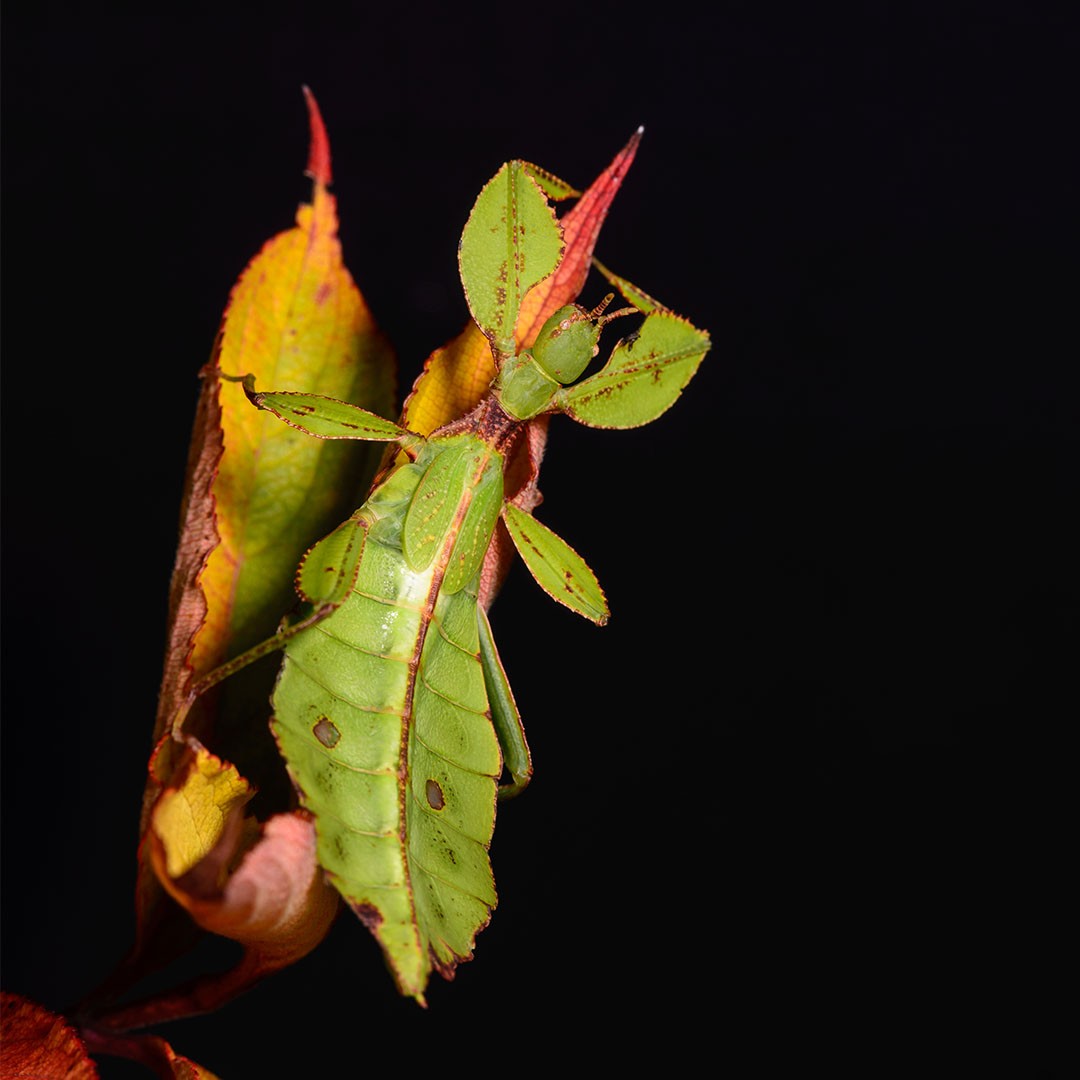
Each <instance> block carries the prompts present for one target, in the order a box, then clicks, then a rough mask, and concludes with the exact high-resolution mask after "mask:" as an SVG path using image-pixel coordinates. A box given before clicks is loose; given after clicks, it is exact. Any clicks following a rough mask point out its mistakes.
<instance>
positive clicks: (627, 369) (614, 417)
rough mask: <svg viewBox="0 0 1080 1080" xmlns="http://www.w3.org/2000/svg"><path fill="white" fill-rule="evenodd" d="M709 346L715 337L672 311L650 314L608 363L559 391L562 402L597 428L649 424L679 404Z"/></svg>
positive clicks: (572, 414)
mask: <svg viewBox="0 0 1080 1080" xmlns="http://www.w3.org/2000/svg"><path fill="white" fill-rule="evenodd" d="M708 350H709V337H708V335H707V334H706V333H704V332H703V331H701V330H698V329H696V328H695V327H694V326H692V325H691V324H690V323H689V322H687V321H686V320H685V319H683V318H681V317H680V316H678V315H675V314H674V313H672V312H670V311H655V312H653V313H652V314H650V315H649V316H648V317H647V318H646V319H645V322H644V324H643V325H642V327H641V331H640V332H639V333H638V334H637V335H635V336H633V337H630V338H626V339H624V340H623V341H621V342H619V344H618V345H617V346H616V347H615V350H614V352H613V353H612V354H611V358H610V359H609V360H608V362H607V364H605V365H604V367H603V368H602V369H601V370H600V371H599V372H597V373H596V374H595V375H591V376H590V377H589V378H587V379H583V380H582V381H581V382H579V383H576V384H575V385H573V386H570V387H567V388H566V389H565V390H564V391H562V393H560V394H559V395H558V398H557V403H558V407H559V408H560V409H561V410H562V411H563V412H565V413H566V414H567V415H568V416H570V417H571V418H572V419H574V420H577V421H578V423H581V424H585V425H586V426H588V427H597V428H634V427H640V426H642V425H643V424H648V423H650V422H651V421H653V420H655V419H656V418H657V417H658V416H660V415H661V414H662V413H665V412H667V410H668V409H670V408H671V406H672V405H674V404H675V402H676V400H677V399H678V397H679V395H680V394H681V393H682V391H683V388H684V387H685V386H686V384H687V383H688V382H689V381H690V380H691V379H692V378H693V377H694V374H695V373H696V372H697V369H698V366H699V365H700V363H701V361H702V360H703V359H704V357H705V354H706V352H708Z"/></svg>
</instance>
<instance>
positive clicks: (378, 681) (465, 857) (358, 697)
mask: <svg viewBox="0 0 1080 1080" xmlns="http://www.w3.org/2000/svg"><path fill="white" fill-rule="evenodd" d="M392 524H393V523H392V522H389V521H387V520H386V519H384V520H383V521H382V522H380V525H381V526H392ZM395 532H396V530H395V529H394V528H393V527H385V528H378V527H377V528H375V529H373V530H372V531H371V533H370V534H369V536H368V540H367V543H366V545H365V548H364V553H363V558H362V560H361V563H360V568H359V573H358V576H357V581H356V584H355V586H354V589H353V591H352V593H351V594H350V595H349V596H348V598H347V599H346V600H345V601H344V603H343V604H342V605H341V606H340V607H339V608H338V609H337V610H336V611H335V612H334V613H333V614H332V615H330V616H328V617H327V618H326V619H324V620H322V621H321V622H319V623H317V624H315V625H314V626H312V627H311V628H309V629H307V630H305V631H303V632H301V633H300V634H298V635H297V636H296V637H295V638H293V639H292V641H290V642H289V644H288V646H287V648H286V655H285V661H284V663H283V665H282V671H281V675H280V677H279V680H278V685H277V688H276V690H275V693H274V711H275V720H274V731H275V734H276V735H277V738H278V741H279V744H280V746H281V750H282V753H283V754H284V756H285V759H286V761H287V762H288V765H289V770H290V774H291V775H292V777H293V780H294V782H295V784H296V785H297V788H298V790H299V791H300V793H301V796H302V800H303V802H304V805H305V806H306V807H307V808H308V809H310V810H311V811H312V812H313V813H314V814H315V817H316V824H317V829H318V837H319V861H320V863H321V864H322V866H323V867H324V868H325V870H326V871H327V873H328V874H329V876H330V878H331V880H332V881H333V882H334V884H335V886H336V887H337V888H338V889H339V891H340V892H341V893H342V895H343V896H344V898H345V900H346V901H347V902H348V903H349V904H350V905H351V906H352V907H353V908H354V910H356V911H357V913H358V914H359V915H360V916H361V917H362V918H363V919H364V921H365V922H366V923H367V924H368V925H369V926H370V927H371V929H372V930H373V932H374V933H375V935H376V937H377V938H378V939H379V941H380V943H381V944H382V946H383V948H384V950H385V951H386V953H387V958H388V960H389V961H390V964H391V967H392V969H393V970H394V973H395V976H396V977H397V979H398V982H399V985H400V986H401V988H402V990H403V991H404V992H406V993H411V994H414V995H416V996H420V995H421V993H422V990H423V987H424V984H425V983H426V980H427V974H428V971H429V970H430V967H431V963H432V960H433V961H434V963H435V964H436V965H437V966H438V967H439V968H440V969H441V970H443V971H444V972H448V971H449V970H451V969H452V968H453V966H454V964H455V963H456V961H457V960H458V959H460V958H463V957H467V956H469V955H470V954H471V951H472V942H473V938H474V937H475V934H476V932H477V931H478V930H479V929H481V928H482V927H483V926H484V925H485V924H486V922H487V920H488V917H489V913H490V909H491V907H492V906H494V904H495V890H494V884H493V878H492V873H491V867H490V863H489V861H488V856H487V846H488V844H489V842H490V839H491V834H492V829H493V827H494V815H495V791H496V782H497V777H498V774H499V772H500V769H501V757H500V752H499V748H498V743H497V740H496V737H495V734H494V731H493V729H492V726H491V721H490V717H489V715H488V712H487V709H488V702H487V695H486V691H485V688H484V677H483V670H482V668H481V664H480V658H479V639H478V631H477V610H476V604H477V599H476V593H475V589H474V588H473V587H472V586H469V587H466V588H464V589H461V590H460V591H458V592H455V593H454V594H453V595H445V594H443V595H439V591H438V583H439V580H440V575H441V572H442V571H441V568H440V563H439V561H438V560H436V561H435V562H434V563H433V564H432V565H431V566H430V567H428V568H427V569H425V570H424V571H421V572H417V571H414V570H412V569H410V568H409V566H408V565H407V563H406V561H405V559H404V557H403V555H402V553H401V550H400V548H399V547H397V546H395V544H394V543H393V539H394V537H395ZM380 536H385V537H387V538H388V539H390V540H391V542H390V543H385V542H382V540H381V539H380V538H379V537H380ZM331 688H332V689H331Z"/></svg>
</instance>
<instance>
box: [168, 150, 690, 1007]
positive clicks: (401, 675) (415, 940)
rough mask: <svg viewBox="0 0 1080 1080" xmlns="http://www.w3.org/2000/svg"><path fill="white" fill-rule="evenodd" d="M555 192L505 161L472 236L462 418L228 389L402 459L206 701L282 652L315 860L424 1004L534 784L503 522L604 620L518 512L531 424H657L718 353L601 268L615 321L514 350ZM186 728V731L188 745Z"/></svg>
mask: <svg viewBox="0 0 1080 1080" xmlns="http://www.w3.org/2000/svg"><path fill="white" fill-rule="evenodd" d="M545 181H548V182H550V178H548V177H547V175H546V174H543V173H541V172H540V171H539V170H537V169H535V167H533V166H530V165H528V164H527V163H525V162H522V161H510V162H508V163H507V164H505V165H504V166H503V167H502V168H501V169H500V170H499V171H498V172H497V173H496V174H495V176H494V177H493V178H492V179H491V180H490V181H489V182H488V183H487V184H486V185H485V186H484V188H483V190H482V191H481V193H480V195H479V197H478V198H477V200H476V203H475V205H474V207H473V209H472V212H471V214H470V216H469V219H468V221H467V223H466V225H465V229H464V232H463V234H462V238H461V243H460V247H459V266H460V272H461V279H462V283H463V285H464V290H465V296H466V300H467V302H468V306H469V310H470V313H471V315H472V318H473V320H474V321H475V323H476V325H477V326H478V327H479V329H480V330H481V331H482V333H483V334H484V335H485V337H486V338H487V339H488V341H489V342H490V345H491V349H492V352H493V354H494V357H495V362H496V371H497V373H496V375H495V378H494V379H493V381H492V382H491V384H490V386H489V388H488V391H487V393H486V394H485V395H484V397H483V398H482V400H481V401H480V403H479V404H478V405H477V406H476V407H475V408H474V409H472V411H470V412H469V413H467V415H464V416H461V417H460V418H458V419H456V420H453V421H452V422H450V423H447V424H445V425H444V426H443V427H441V428H439V429H437V430H436V431H434V432H433V433H432V434H430V435H429V436H427V437H424V436H421V435H418V434H416V433H414V432H411V431H409V430H407V429H405V428H403V427H401V426H399V425H398V424H395V423H391V422H390V421H388V420H385V419H383V418H382V417H380V416H378V415H376V414H374V413H371V412H368V411H366V410H364V409H361V408H359V407H357V406H355V405H350V404H348V403H346V402H342V401H338V400H335V399H332V398H327V397H322V396H319V395H314V394H304V393H296V392H290V391H283V392H264V391H260V390H257V389H256V388H255V386H254V380H253V378H252V377H251V376H246V377H240V376H235V377H234V378H236V379H238V380H240V379H242V381H243V382H244V388H245V390H246V392H247V394H248V397H249V398H250V400H251V401H252V403H253V404H254V405H256V406H257V407H258V408H260V409H264V410H267V411H269V412H270V413H272V414H273V415H275V416H277V417H278V418H280V419H281V420H282V421H284V422H285V423H287V424H289V425H291V426H292V427H294V428H297V429H299V430H300V431H302V432H305V433H306V434H308V435H311V436H314V437H316V438H321V439H362V440H370V441H375V442H384V443H388V444H396V445H397V447H398V453H397V456H396V457H395V458H394V459H393V461H392V464H391V465H390V466H389V467H388V468H387V469H386V470H384V472H383V474H382V475H381V476H380V477H379V478H377V479H376V482H375V484H374V487H373V489H372V491H371V493H370V495H369V496H368V498H367V500H366V502H365V503H364V504H363V506H361V507H360V508H359V509H358V510H357V511H356V512H355V513H354V514H353V515H352V516H351V517H350V518H348V520H346V521H345V522H343V523H342V524H341V525H339V526H338V527H337V528H336V529H335V530H334V531H333V532H331V533H330V534H329V535H328V536H326V537H325V538H323V539H322V540H320V541H319V542H318V543H316V544H315V545H314V546H313V547H312V548H311V549H310V550H309V551H308V553H307V554H306V555H305V556H304V558H303V560H302V562H301V564H300V566H299V569H298V570H297V574H296V580H295V584H296V590H297V593H298V594H299V596H300V599H301V600H302V602H303V604H304V605H305V608H306V610H305V612H304V613H303V614H302V615H301V616H299V617H298V618H296V619H295V621H293V622H291V623H286V624H284V625H283V626H282V628H281V630H280V631H279V632H278V634H277V635H275V636H274V637H273V638H271V639H270V640H268V641H267V642H264V643H263V644H262V645H259V646H256V647H255V648H254V649H252V650H249V651H248V652H247V653H244V654H243V655H241V656H240V657H238V658H236V659H235V660H233V661H230V662H229V663H228V664H225V665H223V667H221V668H219V669H217V670H216V671H215V672H212V673H211V674H210V675H208V676H206V677H205V678H204V679H203V680H202V681H201V682H200V684H198V686H197V687H196V689H195V693H201V692H202V691H203V690H205V689H206V688H208V687H209V686H210V685H212V684H213V683H216V682H218V681H220V680H221V679H222V678H224V677H226V676H227V675H229V674H231V673H232V672H233V671H236V670H238V669H239V667H241V666H243V665H244V664H246V663H249V662H250V661H251V660H253V659H255V658H256V657H257V656H261V655H264V654H266V653H268V652H270V651H273V650H276V649H282V650H283V651H284V659H283V662H282V666H281V670H280V673H279V675H278V680H277V684H276V686H275V689H274V692H273V699H272V703H273V719H272V721H271V724H272V729H273V733H274V735H275V737H276V739H277V742H278V746H279V748H280V751H281V753H282V755H283V757H284V759H285V762H286V764H287V767H288V771H289V774H290V776H291V778H292V781H293V783H294V785H295V787H296V789H297V792H298V794H299V798H300V800H301V802H302V804H303V805H304V806H305V807H306V808H307V809H308V810H309V811H310V812H311V813H312V814H313V816H314V818H315V822H316V828H317V833H318V858H319V862H320V864H321V866H322V867H323V869H324V871H325V873H326V874H327V876H328V878H329V880H330V881H331V882H332V883H333V885H334V886H335V887H336V888H337V889H338V891H339V892H340V893H341V895H342V897H343V898H344V899H345V901H346V902H347V903H348V905H349V906H350V907H351V908H352V909H353V911H354V912H355V913H356V914H357V915H358V916H359V917H360V919H361V920H363V922H364V923H365V924H366V925H367V926H368V927H369V929H370V930H371V932H372V933H373V934H374V936H375V938H376V939H377V940H378V942H379V944H380V946H381V948H382V950H383V953H384V956H385V959H386V962H387V964H388V967H389V969H390V971H391V973H392V975H393V977H394V979H395V981H396V983H397V986H398V989H399V990H400V992H401V993H402V994H404V995H408V996H412V997H414V998H415V999H416V1000H417V1001H419V1002H420V1003H421V1004H423V1003H424V992H425V989H426V986H427V983H428V979H429V975H430V973H431V971H432V969H434V970H437V971H438V972H440V973H441V974H442V975H444V976H446V977H450V976H451V975H452V974H453V971H454V968H455V966H456V965H457V964H458V963H459V962H460V961H461V960H464V959H467V958H469V957H470V956H471V955H472V950H473V946H474V942H475V937H476V935H477V933H478V932H479V931H480V930H481V929H483V927H484V926H486V925H487V922H488V920H489V919H490V915H491V911H492V909H493V908H494V906H495V903H496V895H495V886H494V878H493V875H492V869H491V864H490V860H489V857H488V848H489V844H490V841H491V837H492V832H493V829H494V823H495V808H496V801H497V798H498V797H500V796H501V797H504V798H505V797H506V796H508V795H513V794H516V793H518V792H519V791H521V790H522V789H523V788H524V787H525V786H526V785H527V784H528V782H529V778H530V776H531V774H532V764H531V759H530V754H529V749H528V745H527V743H526V740H525V733H524V729H523V727H522V722H521V716H520V714H519V712H518V709H517V705H516V704H515V701H514V697H513V694H512V692H511V689H510V685H509V683H508V681H507V678H506V674H505V672H504V670H503V666H502V663H501V662H500V660H499V656H498V652H497V650H496V647H495V642H494V639H493V637H492V633H491V627H490V624H489V622H488V618H487V614H486V611H485V607H484V605H483V604H481V603H480V602H479V594H480V586H481V574H482V569H483V566H484V560H485V556H486V555H487V553H488V550H489V547H490V546H491V545H492V542H493V537H494V535H495V530H496V526H497V523H498V522H499V521H500V520H501V521H502V522H503V524H504V525H505V527H506V531H507V532H508V533H509V536H510V537H511V539H512V541H513V544H514V546H515V547H516V549H517V552H518V553H519V554H520V556H521V558H522V560H523V562H524V563H525V565H526V567H528V569H529V571H530V572H531V573H532V575H533V577H534V578H535V579H536V581H537V582H538V583H539V585H540V586H541V588H542V589H543V590H544V591H545V592H547V593H548V595H549V596H551V597H552V598H553V599H555V600H557V601H558V602H559V603H561V604H564V605H565V606H566V607H568V608H569V609H570V610H571V611H574V612H577V613H578V614H579V615H582V616H583V617H585V618H587V619H589V620H591V621H593V622H595V623H597V624H603V623H604V622H606V621H607V618H608V606H607V601H606V599H605V597H604V593H603V591H602V589H601V587H600V585H599V583H598V582H597V579H596V577H595V575H594V574H593V572H592V570H591V569H590V568H589V566H588V565H587V564H586V563H585V561H584V560H583V559H582V557H581V556H580V555H578V554H577V552H576V551H574V550H573V548H571V547H570V545H569V544H567V543H566V541H564V540H562V539H561V538H560V537H559V536H557V535H556V534H555V533H554V532H552V531H551V529H549V528H548V527H547V526H545V525H543V524H542V523H541V522H540V521H538V520H537V519H536V518H535V517H534V516H533V515H532V513H531V512H530V509H529V507H528V505H527V500H524V499H522V498H521V497H520V496H519V495H514V496H513V497H510V498H508V497H507V495H506V486H505V485H504V474H505V472H506V469H507V465H508V462H509V460H510V457H511V455H512V453H513V451H514V449H515V447H516V446H517V444H518V443H519V442H520V440H522V439H523V437H524V436H525V433H526V430H527V427H528V425H529V424H530V422H532V421H534V420H536V419H537V418H539V417H542V416H545V415H547V414H551V413H562V414H564V415H566V416H569V417H570V418H571V419H573V420H576V421H577V422H578V423H581V424H585V425H587V426H589V427H598V428H632V427H637V426H640V425H642V424H647V423H649V422H650V421H652V420H654V419H656V418H657V417H658V416H659V415H660V414H661V413H663V412H665V411H666V410H667V409H668V408H669V407H670V406H671V405H672V404H674V402H675V400H676V399H677V398H678V396H679V394H680V393H681V392H682V389H683V388H684V387H685V386H686V384H687V383H688V382H689V380H690V379H691V378H692V377H693V375H694V373H695V372H696V370H697V368H698V365H699V364H700V362H701V360H702V359H703V357H704V356H705V353H706V352H707V351H708V348H709V338H708V335H707V334H706V333H705V332H704V331H701V330H698V329H696V328H695V327H694V326H692V325H691V324H690V323H689V322H687V321H686V320H685V319H683V318H681V317H680V316H678V315H675V314H674V313H673V312H671V311H670V310H668V309H667V308H665V307H663V306H662V305H660V304H659V303H657V302H656V301H654V300H652V299H651V298H650V297H648V296H647V295H646V294H645V293H643V292H641V291H640V290H639V289H637V288H635V287H634V286H633V285H631V284H630V283H629V282H626V281H624V280H623V279H621V278H617V277H616V276H615V275H612V274H610V273H608V272H607V271H604V270H603V268H602V267H601V268H600V269H601V270H602V271H603V272H604V273H605V274H606V276H607V277H608V279H609V281H611V283H612V284H614V285H615V286H616V287H617V288H618V289H619V291H620V292H621V293H622V294H623V296H624V297H625V299H626V300H627V301H628V302H629V305H630V306H629V307H626V308H622V309H620V310H617V311H614V312H612V313H610V314H605V312H606V310H607V307H608V304H609V302H610V300H611V296H608V297H607V298H606V299H605V300H604V301H603V302H602V303H601V304H599V305H598V306H597V307H595V308H593V309H592V310H586V309H585V308H583V307H581V306H579V305H577V304H570V305H567V306H564V307H562V308H560V309H559V310H558V311H556V312H555V313H554V314H552V315H551V316H550V318H548V320H547V321H546V323H544V325H543V327H542V328H541V330H540V332H539V334H538V335H537V337H536V339H535V341H534V342H533V344H532V346H531V347H530V348H522V349H519V348H518V345H517V343H516V341H515V337H514V330H515V325H516V323H517V319H518V314H519V311H520V308H521V303H522V300H523V298H524V297H525V296H526V295H527V293H528V291H529V290H530V289H531V288H533V287H534V286H536V285H537V284H538V283H540V282H541V281H543V280H545V279H546V278H547V277H549V276H550V275H551V274H553V273H554V272H555V271H556V270H557V269H558V267H559V265H560V263H561V261H562V258H563V239H562V230H561V226H560V224H559V222H558V220H557V218H556V216H555V214H554V211H553V210H552V207H551V205H550V204H549V202H548V199H547V196H546V195H545V192H544V189H543V187H542V186H541V184H542V183H543V182H545ZM628 314H633V315H638V316H640V315H644V319H643V321H642V322H641V325H640V326H639V327H638V328H637V329H636V331H634V332H633V333H632V334H630V335H629V336H627V337H624V338H623V339H622V340H621V341H620V342H619V343H618V344H616V346H615V347H614V349H613V351H612V352H611V354H610V356H609V358H608V360H607V362H606V363H605V364H604V365H603V367H602V368H601V369H600V370H599V371H597V372H596V373H595V374H592V375H589V376H587V377H585V378H582V377H581V376H582V375H583V373H584V371H585V369H586V367H587V366H588V364H589V362H590V361H591V360H592V358H593V357H594V356H595V355H596V353H597V352H598V341H599V337H600V332H601V329H602V328H603V326H604V325H605V324H607V323H608V322H611V321H612V320H614V319H618V318H621V317H624V316H626V315H628ZM182 723H183V717H182V715H178V717H177V721H176V724H175V726H174V735H175V736H176V737H177V738H180V739H182V738H184V735H183V732H182ZM504 775H508V780H507V781H506V782H505V783H502V784H500V780H501V778H502V777H503V776H504Z"/></svg>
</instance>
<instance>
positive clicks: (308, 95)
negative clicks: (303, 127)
mask: <svg viewBox="0 0 1080 1080" xmlns="http://www.w3.org/2000/svg"><path fill="white" fill-rule="evenodd" d="M303 90H304V100H305V101H306V102H307V109H308V124H309V126H310V128H311V148H310V149H309V151H308V163H307V169H306V170H305V171H306V172H307V175H308V176H310V177H311V178H312V180H314V181H315V183H317V184H323V185H324V186H326V185H329V184H331V183H333V173H332V172H331V170H330V139H329V138H328V137H327V134H326V125H325V124H324V123H323V118H322V113H321V112H319V104H318V102H317V101H316V100H315V95H314V94H313V93H312V92H311V88H310V87H307V86H305V87H303Z"/></svg>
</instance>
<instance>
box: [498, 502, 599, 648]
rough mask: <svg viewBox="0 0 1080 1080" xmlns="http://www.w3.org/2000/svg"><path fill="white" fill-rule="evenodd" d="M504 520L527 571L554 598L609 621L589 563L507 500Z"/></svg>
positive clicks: (593, 617)
mask: <svg viewBox="0 0 1080 1080" xmlns="http://www.w3.org/2000/svg"><path fill="white" fill-rule="evenodd" d="M503 521H505V522H506V529H507V531H508V532H509V533H510V537H511V539H512V540H513V541H514V546H515V547H516V548H517V550H518V554H519V555H520V556H521V558H522V560H523V561H524V563H525V565H526V566H527V567H528V568H529V573H531V574H532V576H533V577H534V578H536V582H537V584H538V585H539V586H540V588H541V589H543V590H544V592H546V593H547V594H548V596H550V597H551V598H552V599H553V600H557V601H558V602H559V603H560V604H564V605H565V606H566V607H568V608H569V609H570V610H571V611H576V612H577V613H578V614H579V615H583V616H584V617H585V618H586V619H590V620H591V621H592V622H594V623H596V624H597V625H599V626H603V625H604V623H606V622H607V620H608V615H609V614H610V613H609V611H608V606H607V600H606V599H605V598H604V591H603V589H601V588H600V583H599V582H598V581H597V580H596V575H595V574H594V573H593V572H592V570H591V569H590V568H589V565H588V563H586V562H585V560H584V559H583V558H582V557H581V556H580V555H579V554H578V553H577V552H576V551H575V550H574V549H573V548H572V547H571V546H570V545H569V544H568V543H567V542H566V541H565V540H563V539H562V538H561V537H560V536H556V534H555V533H553V532H552V531H551V530H550V529H549V528H548V527H547V526H546V525H541V524H540V522H539V521H537V520H536V518H534V517H533V516H532V514H527V513H526V512H525V511H524V510H519V509H518V508H517V507H516V506H513V505H511V504H510V503H507V504H506V506H505V507H504V508H503Z"/></svg>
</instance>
